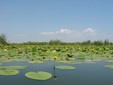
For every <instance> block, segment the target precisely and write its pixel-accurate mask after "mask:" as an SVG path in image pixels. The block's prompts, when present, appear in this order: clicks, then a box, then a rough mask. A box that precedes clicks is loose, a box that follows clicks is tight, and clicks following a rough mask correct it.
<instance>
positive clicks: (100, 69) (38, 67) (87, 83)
mask: <svg viewBox="0 0 113 85" xmlns="http://www.w3.org/2000/svg"><path fill="white" fill-rule="evenodd" d="M108 64H112V63H107V62H104V61H98V62H96V64H64V63H56V66H58V65H68V66H74V67H76V68H77V69H75V70H61V69H56V71H55V72H56V73H55V74H56V76H57V77H58V79H57V80H54V78H53V77H52V78H51V79H49V80H46V81H38V80H32V79H29V78H26V77H25V76H24V75H25V73H26V72H29V71H47V72H50V73H51V74H54V69H53V65H54V63H53V62H52V61H48V62H45V63H43V64H29V63H27V62H10V63H4V64H3V65H26V66H28V67H29V68H27V69H22V70H20V74H18V75H16V76H0V85H113V69H109V68H104V65H108Z"/></svg>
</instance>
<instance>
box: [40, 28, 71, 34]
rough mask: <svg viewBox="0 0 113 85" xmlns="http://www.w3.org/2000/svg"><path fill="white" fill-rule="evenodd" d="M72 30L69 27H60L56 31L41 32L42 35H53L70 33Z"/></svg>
mask: <svg viewBox="0 0 113 85" xmlns="http://www.w3.org/2000/svg"><path fill="white" fill-rule="evenodd" d="M72 32H73V31H72V30H69V29H63V28H62V29H60V30H58V31H55V32H42V33H41V34H42V35H54V34H71V33H72Z"/></svg>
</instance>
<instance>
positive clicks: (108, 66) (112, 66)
mask: <svg viewBox="0 0 113 85" xmlns="http://www.w3.org/2000/svg"><path fill="white" fill-rule="evenodd" d="M104 67H106V68H111V69H113V65H105V66H104Z"/></svg>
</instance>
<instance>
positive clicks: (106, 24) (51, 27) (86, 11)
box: [0, 0, 113, 43]
mask: <svg viewBox="0 0 113 85" xmlns="http://www.w3.org/2000/svg"><path fill="white" fill-rule="evenodd" d="M2 33H4V34H6V37H7V40H8V42H15V43H21V42H28V41H33V42H46V41H50V40H55V39H59V40H61V41H64V42H78V41H79V42H81V41H86V40H91V41H95V40H105V39H108V40H109V41H113V0H0V34H2Z"/></svg>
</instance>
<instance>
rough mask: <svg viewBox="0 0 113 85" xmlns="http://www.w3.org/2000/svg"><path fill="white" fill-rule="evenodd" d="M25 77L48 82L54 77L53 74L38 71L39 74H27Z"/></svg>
mask: <svg viewBox="0 0 113 85" xmlns="http://www.w3.org/2000/svg"><path fill="white" fill-rule="evenodd" d="M25 76H26V77H28V78H31V79H35V80H47V79H49V78H51V77H52V74H51V73H48V72H44V71H38V72H27V73H26V74H25Z"/></svg>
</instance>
